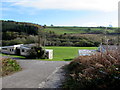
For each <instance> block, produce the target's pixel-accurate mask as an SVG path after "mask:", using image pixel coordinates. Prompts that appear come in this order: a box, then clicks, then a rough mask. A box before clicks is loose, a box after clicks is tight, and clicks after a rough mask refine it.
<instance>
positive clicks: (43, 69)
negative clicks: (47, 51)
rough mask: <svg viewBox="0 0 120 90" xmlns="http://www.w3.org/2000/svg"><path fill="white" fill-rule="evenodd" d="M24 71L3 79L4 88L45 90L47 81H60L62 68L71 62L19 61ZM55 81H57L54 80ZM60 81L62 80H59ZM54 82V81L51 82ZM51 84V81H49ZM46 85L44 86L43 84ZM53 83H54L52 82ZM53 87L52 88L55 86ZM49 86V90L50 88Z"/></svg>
mask: <svg viewBox="0 0 120 90" xmlns="http://www.w3.org/2000/svg"><path fill="white" fill-rule="evenodd" d="M17 61H18V63H19V64H20V66H21V67H22V71H19V72H16V73H14V74H12V75H9V76H5V77H3V78H2V88H43V85H45V82H46V81H47V79H50V78H52V79H53V78H54V77H56V76H57V77H56V79H57V80H58V79H59V77H60V76H58V75H60V73H57V74H56V75H55V73H56V72H58V71H59V69H60V67H61V66H63V65H66V64H69V63H70V62H69V61H40V60H21V59H18V60H17ZM53 80H55V79H53ZM59 80H60V79H59ZM51 81H52V80H51ZM49 82H50V81H49ZM43 83H44V84H43ZM50 83H52V82H50ZM49 86H51V87H50V88H52V87H54V88H55V86H52V85H50V84H49ZM49 86H47V88H49Z"/></svg>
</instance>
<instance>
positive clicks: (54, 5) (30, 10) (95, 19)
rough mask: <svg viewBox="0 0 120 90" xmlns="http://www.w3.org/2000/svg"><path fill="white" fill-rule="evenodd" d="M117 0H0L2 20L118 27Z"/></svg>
mask: <svg viewBox="0 0 120 90" xmlns="http://www.w3.org/2000/svg"><path fill="white" fill-rule="evenodd" d="M118 1H119V0H2V5H1V6H2V7H1V8H0V9H1V10H2V18H1V19H2V20H15V21H22V22H32V23H38V24H41V25H44V24H46V25H51V24H53V25H56V26H57V25H61V26H109V24H111V25H112V26H114V27H117V26H118Z"/></svg>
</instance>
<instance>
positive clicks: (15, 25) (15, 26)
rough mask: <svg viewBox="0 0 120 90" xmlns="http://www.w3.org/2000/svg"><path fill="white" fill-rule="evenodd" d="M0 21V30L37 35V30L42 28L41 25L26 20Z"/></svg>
mask: <svg viewBox="0 0 120 90" xmlns="http://www.w3.org/2000/svg"><path fill="white" fill-rule="evenodd" d="M0 23H2V32H3V33H4V32H5V33H6V32H8V31H9V32H18V33H19V34H23V33H26V34H30V35H37V34H38V30H39V29H40V28H42V26H40V25H38V24H33V23H26V22H15V21H11V20H8V21H4V20H0ZM3 36H4V35H3Z"/></svg>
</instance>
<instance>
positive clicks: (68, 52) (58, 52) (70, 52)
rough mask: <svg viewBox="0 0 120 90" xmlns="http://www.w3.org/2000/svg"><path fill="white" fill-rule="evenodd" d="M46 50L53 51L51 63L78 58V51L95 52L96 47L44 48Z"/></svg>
mask: <svg viewBox="0 0 120 90" xmlns="http://www.w3.org/2000/svg"><path fill="white" fill-rule="evenodd" d="M46 49H53V52H54V58H53V59H52V60H53V61H70V60H72V59H74V58H75V57H77V56H78V50H79V49H87V50H91V49H92V50H95V49H97V47H55V46H54V47H46Z"/></svg>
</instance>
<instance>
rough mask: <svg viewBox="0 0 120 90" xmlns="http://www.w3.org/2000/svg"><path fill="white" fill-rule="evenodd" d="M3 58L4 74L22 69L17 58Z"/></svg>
mask: <svg viewBox="0 0 120 90" xmlns="http://www.w3.org/2000/svg"><path fill="white" fill-rule="evenodd" d="M1 60H2V76H6V75H8V74H11V73H14V72H16V71H19V70H21V67H20V65H19V64H18V63H17V62H16V60H13V59H10V58H1Z"/></svg>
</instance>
